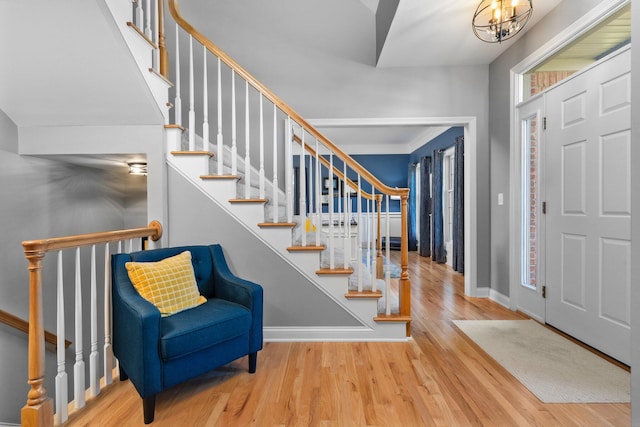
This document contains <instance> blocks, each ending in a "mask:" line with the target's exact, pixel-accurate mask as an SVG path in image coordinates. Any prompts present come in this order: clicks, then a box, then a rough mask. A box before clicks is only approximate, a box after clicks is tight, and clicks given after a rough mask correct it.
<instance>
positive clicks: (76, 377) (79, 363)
mask: <svg viewBox="0 0 640 427" xmlns="http://www.w3.org/2000/svg"><path fill="white" fill-rule="evenodd" d="M75 295H76V300H75V304H76V306H75V327H76V334H75V341H76V342H75V344H74V345H75V348H76V362H75V364H74V365H73V399H74V402H75V407H76V409H80V408H83V407H84V403H85V396H84V388H85V386H84V384H85V382H84V360H83V356H82V323H83V322H82V279H81V275H80V248H76V294H75Z"/></svg>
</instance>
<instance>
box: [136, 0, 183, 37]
mask: <svg viewBox="0 0 640 427" xmlns="http://www.w3.org/2000/svg"><path fill="white" fill-rule="evenodd" d="M135 3H136V27H138V28H139V29H141V30H144V10H143V9H142V1H140V0H138V1H136V2H135ZM176 25H178V24H176Z"/></svg>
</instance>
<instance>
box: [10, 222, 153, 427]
mask: <svg viewBox="0 0 640 427" xmlns="http://www.w3.org/2000/svg"><path fill="white" fill-rule="evenodd" d="M161 235H162V226H161V225H160V223H159V222H157V221H153V222H151V223H150V224H149V226H148V227H146V228H135V229H129V230H117V231H108V232H102V233H94V234H83V235H77V236H67V237H59V238H53V239H43V240H32V241H25V242H23V243H22V245H23V247H24V253H25V257H26V258H27V260H28V261H29V363H28V367H29V380H28V383H29V385H30V387H31V389H30V390H29V392H28V395H27V403H26V405H25V406H24V407H23V408H22V412H21V418H22V425H23V426H51V425H53V423H54V404H53V401H52V399H51V398H50V397H49V396H48V395H47V390H46V388H45V358H44V346H45V334H44V321H43V319H44V311H43V294H44V291H45V290H44V289H43V274H45V273H43V271H42V270H43V260H44V258H45V256H46V255H47V254H48V253H50V252H57V266H56V271H55V272H46V276H45V277H46V278H47V280H46V283H53V282H55V305H54V303H53V301H51V303H50V304H47V308H51V307H53V306H55V307H56V334H57V336H58V340H57V357H56V359H57V361H56V364H57V375H56V377H55V422H56V424H62V423H64V422H65V421H66V420H67V417H68V407H69V393H68V391H67V388H68V375H67V371H66V352H65V337H66V326H67V325H66V323H67V322H66V321H65V313H67V311H66V309H65V296H68V295H65V289H67V290H68V292H66V293H67V294H68V293H70V292H69V291H72V292H73V296H74V303H73V304H72V306H73V313H74V314H73V320H74V328H73V329H74V340H73V345H72V347H73V351H74V354H75V363H74V367H73V384H74V387H73V406H72V408H77V409H79V408H82V407H83V406H84V405H85V399H86V396H87V395H88V396H89V397H93V396H96V395H97V394H98V393H100V388H101V387H100V382H101V381H102V382H103V385H108V384H110V383H111V382H112V371H113V369H114V368H115V366H116V364H115V363H116V362H115V360H114V357H113V352H112V350H111V276H110V271H111V269H110V262H111V261H110V260H111V254H112V253H118V252H122V250H123V249H125V250H127V251H129V252H130V251H132V250H140V249H142V240H141V239H143V238H151V239H152V240H158V239H159V238H160V237H161ZM110 244H112V245H111V246H110ZM123 244H124V245H125V247H123ZM81 248H87V249H89V250H90V251H89V252H90V253H89V255H88V257H85V258H83V257H82V256H81ZM99 252H102V257H100V256H99V255H97V253H99ZM67 253H68V254H69V255H70V257H67V258H66V259H65V256H64V255H65V254H67ZM85 255H86V254H85ZM69 258H70V259H69ZM99 259H102V260H103V261H99ZM65 261H69V263H70V264H72V265H73V270H74V271H73V277H74V279H73V281H72V280H69V279H65V277H64V273H63V265H64V264H65V263H66V262H65ZM87 268H88V269H89V271H90V273H89V275H88V276H89V277H88V280H86V279H87V277H86V276H87V275H86V274H84V275H83V273H82V272H83V271H85V272H86V271H87ZM99 268H102V273H103V274H102V277H101V279H102V280H101V281H102V283H103V286H102V289H100V287H99V285H98V282H99V277H98V270H99ZM53 277H55V278H56V279H55V280H53ZM49 278H51V280H49ZM70 282H72V283H70ZM70 286H73V287H70ZM87 291H88V293H89V298H87V296H86V295H87ZM83 295H84V297H83ZM100 296H102V304H98V300H99V299H100ZM87 302H88V305H89V310H88V311H89V317H88V318H84V317H83V312H84V311H85V310H84V309H83V306H84V305H85V304H86V303H87ZM100 306H101V307H102V313H101V314H100ZM99 319H101V320H102V325H103V333H102V336H101V337H100V335H99V333H98V325H99ZM85 325H88V327H89V331H88V333H85V331H84V328H85ZM85 335H88V336H89V339H90V343H89V344H90V345H89V346H85V345H83V340H84V338H85ZM100 338H102V339H100ZM100 344H102V346H101V347H102V348H100ZM85 347H87V349H88V350H89V351H88V352H85ZM85 353H88V361H89V370H88V372H89V379H88V386H87V381H85V359H86V357H85ZM100 358H102V361H103V364H102V368H101V367H100V366H99V365H100V363H99V361H100ZM100 371H102V376H101V375H100Z"/></svg>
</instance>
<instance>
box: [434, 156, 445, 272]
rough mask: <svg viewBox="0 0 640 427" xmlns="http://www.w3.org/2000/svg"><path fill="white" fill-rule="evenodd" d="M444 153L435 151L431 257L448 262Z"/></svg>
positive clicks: (437, 260)
mask: <svg viewBox="0 0 640 427" xmlns="http://www.w3.org/2000/svg"><path fill="white" fill-rule="evenodd" d="M443 161H444V153H443V152H442V151H441V150H439V151H436V152H435V153H434V162H433V242H432V248H431V259H432V260H434V261H435V262H439V263H444V262H447V251H446V249H445V247H444V224H443V222H444V221H443V217H442V208H443V206H442V184H443V182H442V178H443V177H442V169H443Z"/></svg>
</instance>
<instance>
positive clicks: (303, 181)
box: [298, 129, 307, 246]
mask: <svg viewBox="0 0 640 427" xmlns="http://www.w3.org/2000/svg"><path fill="white" fill-rule="evenodd" d="M304 134H305V132H304V129H302V139H301V142H300V168H299V169H298V170H299V171H300V179H299V181H298V182H299V183H300V189H299V192H300V206H299V208H298V209H299V210H300V221H302V224H301V225H302V246H307V177H306V174H307V156H306V150H305V148H304Z"/></svg>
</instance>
